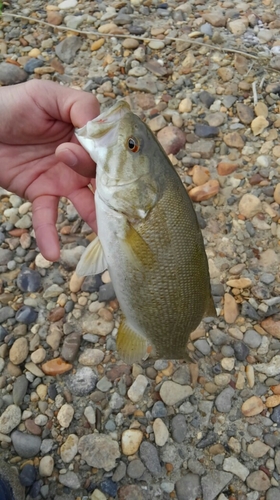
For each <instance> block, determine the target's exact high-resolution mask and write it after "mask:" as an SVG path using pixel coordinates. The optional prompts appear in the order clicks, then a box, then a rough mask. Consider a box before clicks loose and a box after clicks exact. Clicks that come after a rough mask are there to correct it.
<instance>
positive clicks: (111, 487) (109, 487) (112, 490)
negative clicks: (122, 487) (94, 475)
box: [100, 478, 118, 498]
mask: <svg viewBox="0 0 280 500" xmlns="http://www.w3.org/2000/svg"><path fill="white" fill-rule="evenodd" d="M100 489H101V491H103V493H105V494H106V495H108V496H109V497H113V498H115V497H116V495H117V490H118V484H117V483H115V482H114V481H112V479H109V478H108V479H105V481H102V482H101V483H100Z"/></svg>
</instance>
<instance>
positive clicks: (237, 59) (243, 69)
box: [234, 54, 249, 75]
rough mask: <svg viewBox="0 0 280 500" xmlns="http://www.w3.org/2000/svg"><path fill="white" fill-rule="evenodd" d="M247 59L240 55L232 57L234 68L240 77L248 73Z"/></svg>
mask: <svg viewBox="0 0 280 500" xmlns="http://www.w3.org/2000/svg"><path fill="white" fill-rule="evenodd" d="M248 64H249V63H248V59H247V58H246V57H244V56H242V55H241V54H235V55H234V67H235V69H236V71H237V73H239V74H240V75H245V73H247V71H248Z"/></svg>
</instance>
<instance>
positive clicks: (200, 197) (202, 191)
mask: <svg viewBox="0 0 280 500" xmlns="http://www.w3.org/2000/svg"><path fill="white" fill-rule="evenodd" d="M219 190H220V184H219V181H217V180H216V179H211V180H210V181H208V182H206V183H205V184H203V185H202V186H197V187H194V188H193V189H191V190H190V191H189V196H190V198H191V199H192V200H193V201H204V200H209V198H212V197H213V196H215V195H216V194H217V193H218V192H219Z"/></svg>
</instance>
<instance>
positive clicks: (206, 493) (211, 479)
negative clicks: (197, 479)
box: [201, 470, 233, 500]
mask: <svg viewBox="0 0 280 500" xmlns="http://www.w3.org/2000/svg"><path fill="white" fill-rule="evenodd" d="M232 477H233V475H232V474H231V473H229V472H223V471H218V470H213V471H210V472H208V474H206V475H205V476H203V477H202V478H201V486H202V494H203V500H214V499H215V498H216V497H217V496H218V495H219V493H221V491H223V489H224V488H225V487H226V486H227V485H228V484H229V483H230V481H231V480H232Z"/></svg>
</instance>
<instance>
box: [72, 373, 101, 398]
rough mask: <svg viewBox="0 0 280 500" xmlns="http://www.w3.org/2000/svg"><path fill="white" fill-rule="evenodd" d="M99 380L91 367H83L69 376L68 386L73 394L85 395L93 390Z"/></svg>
mask: <svg viewBox="0 0 280 500" xmlns="http://www.w3.org/2000/svg"><path fill="white" fill-rule="evenodd" d="M96 382H97V376H96V375H95V373H94V372H93V371H92V370H91V368H89V367H83V368H80V369H79V370H77V372H76V373H75V374H73V375H72V374H71V375H69V376H68V378H67V382H66V383H67V386H68V388H69V390H70V391H71V392H72V394H75V395H76V396H85V395H86V394H89V393H90V392H92V391H93V390H94V388H95V385H96Z"/></svg>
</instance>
